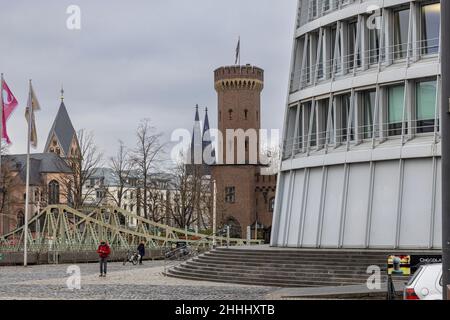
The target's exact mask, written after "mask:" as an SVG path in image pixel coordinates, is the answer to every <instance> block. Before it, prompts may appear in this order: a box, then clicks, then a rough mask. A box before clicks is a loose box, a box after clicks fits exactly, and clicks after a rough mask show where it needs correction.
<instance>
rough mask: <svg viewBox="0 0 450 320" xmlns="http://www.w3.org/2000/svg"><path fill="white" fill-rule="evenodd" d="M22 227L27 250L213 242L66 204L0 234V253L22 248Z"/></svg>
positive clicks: (219, 239)
mask: <svg viewBox="0 0 450 320" xmlns="http://www.w3.org/2000/svg"><path fill="white" fill-rule="evenodd" d="M131 221H132V222H133V223H130V222H131ZM25 229H27V230H28V231H27V232H28V237H27V244H28V251H29V252H43V251H59V252H78V251H82V250H85V251H90V250H96V249H97V247H98V244H99V242H100V241H101V240H104V241H107V242H108V243H109V245H110V246H111V248H112V249H114V250H130V249H132V248H136V246H137V245H138V244H139V243H140V242H141V241H144V242H145V244H146V247H148V248H164V247H170V246H172V244H174V243H176V242H180V241H184V242H186V243H188V244H189V245H192V246H194V247H205V248H208V247H211V246H212V243H213V236H212V235H208V234H202V233H196V232H191V231H187V230H185V229H180V228H175V227H171V226H168V225H164V224H161V223H157V222H154V221H152V220H149V219H146V218H144V217H141V216H138V215H136V214H133V213H130V212H128V211H126V210H124V209H121V208H118V207H113V206H102V207H95V208H91V209H87V208H85V209H83V212H80V211H77V210H75V209H73V208H71V207H68V206H66V205H51V206H48V207H46V208H45V209H43V210H42V211H41V212H40V213H39V214H37V215H35V216H34V217H33V218H32V219H30V220H29V221H28V228H24V226H22V227H20V228H17V229H16V230H14V231H11V232H10V233H7V234H5V235H2V236H0V252H17V251H23V247H24V238H25V237H24V233H25ZM261 243H262V240H246V239H238V238H227V237H223V236H216V244H217V245H225V244H228V245H246V244H261Z"/></svg>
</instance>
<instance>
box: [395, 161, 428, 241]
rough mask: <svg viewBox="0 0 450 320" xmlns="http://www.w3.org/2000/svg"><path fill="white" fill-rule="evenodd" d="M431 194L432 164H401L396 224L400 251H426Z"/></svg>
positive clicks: (418, 162) (424, 162)
mask: <svg viewBox="0 0 450 320" xmlns="http://www.w3.org/2000/svg"><path fill="white" fill-rule="evenodd" d="M432 191H433V160H432V159H431V158H429V159H411V160H405V162H404V175H403V196H402V210H401V222H400V247H401V248H425V249H426V248H428V247H429V243H430V223H431V209H432V200H433V198H432V193H433V192H432Z"/></svg>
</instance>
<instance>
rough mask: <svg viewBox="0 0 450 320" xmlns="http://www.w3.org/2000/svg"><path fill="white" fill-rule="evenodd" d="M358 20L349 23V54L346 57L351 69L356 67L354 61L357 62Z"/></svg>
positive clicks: (347, 64)
mask: <svg viewBox="0 0 450 320" xmlns="http://www.w3.org/2000/svg"><path fill="white" fill-rule="evenodd" d="M357 29H358V26H357V22H356V21H353V22H350V23H349V24H348V31H347V48H348V55H347V57H346V58H345V59H346V60H347V61H346V66H347V67H348V69H349V70H351V69H353V68H354V64H355V63H354V62H355V54H356V52H355V51H356V40H357V39H356V33H357Z"/></svg>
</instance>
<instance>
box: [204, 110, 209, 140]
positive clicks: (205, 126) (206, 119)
mask: <svg viewBox="0 0 450 320" xmlns="http://www.w3.org/2000/svg"><path fill="white" fill-rule="evenodd" d="M208 130H209V118H208V107H206V108H205V121H204V122H203V134H205V132H206V131H208ZM208 136H209V135H208Z"/></svg>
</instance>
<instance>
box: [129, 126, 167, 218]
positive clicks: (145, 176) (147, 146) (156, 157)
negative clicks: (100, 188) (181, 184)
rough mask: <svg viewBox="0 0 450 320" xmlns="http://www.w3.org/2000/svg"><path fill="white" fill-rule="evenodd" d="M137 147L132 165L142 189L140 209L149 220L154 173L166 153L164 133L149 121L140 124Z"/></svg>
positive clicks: (137, 132)
mask: <svg viewBox="0 0 450 320" xmlns="http://www.w3.org/2000/svg"><path fill="white" fill-rule="evenodd" d="M136 137H137V145H136V148H135V149H134V151H133V153H132V158H131V159H132V160H131V161H132V164H133V167H134V168H135V169H136V171H137V175H138V176H139V179H140V184H141V188H142V195H139V197H138V199H139V201H138V207H141V208H142V209H143V210H144V217H145V218H147V219H148V218H149V198H148V194H149V186H150V182H151V175H152V172H155V171H157V168H158V165H159V164H160V162H161V155H162V153H163V152H164V144H162V143H161V141H160V140H161V137H162V133H159V132H157V131H156V128H155V127H153V126H151V124H150V120H149V119H144V120H142V121H141V122H140V124H139V126H138V128H137V131H136Z"/></svg>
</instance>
